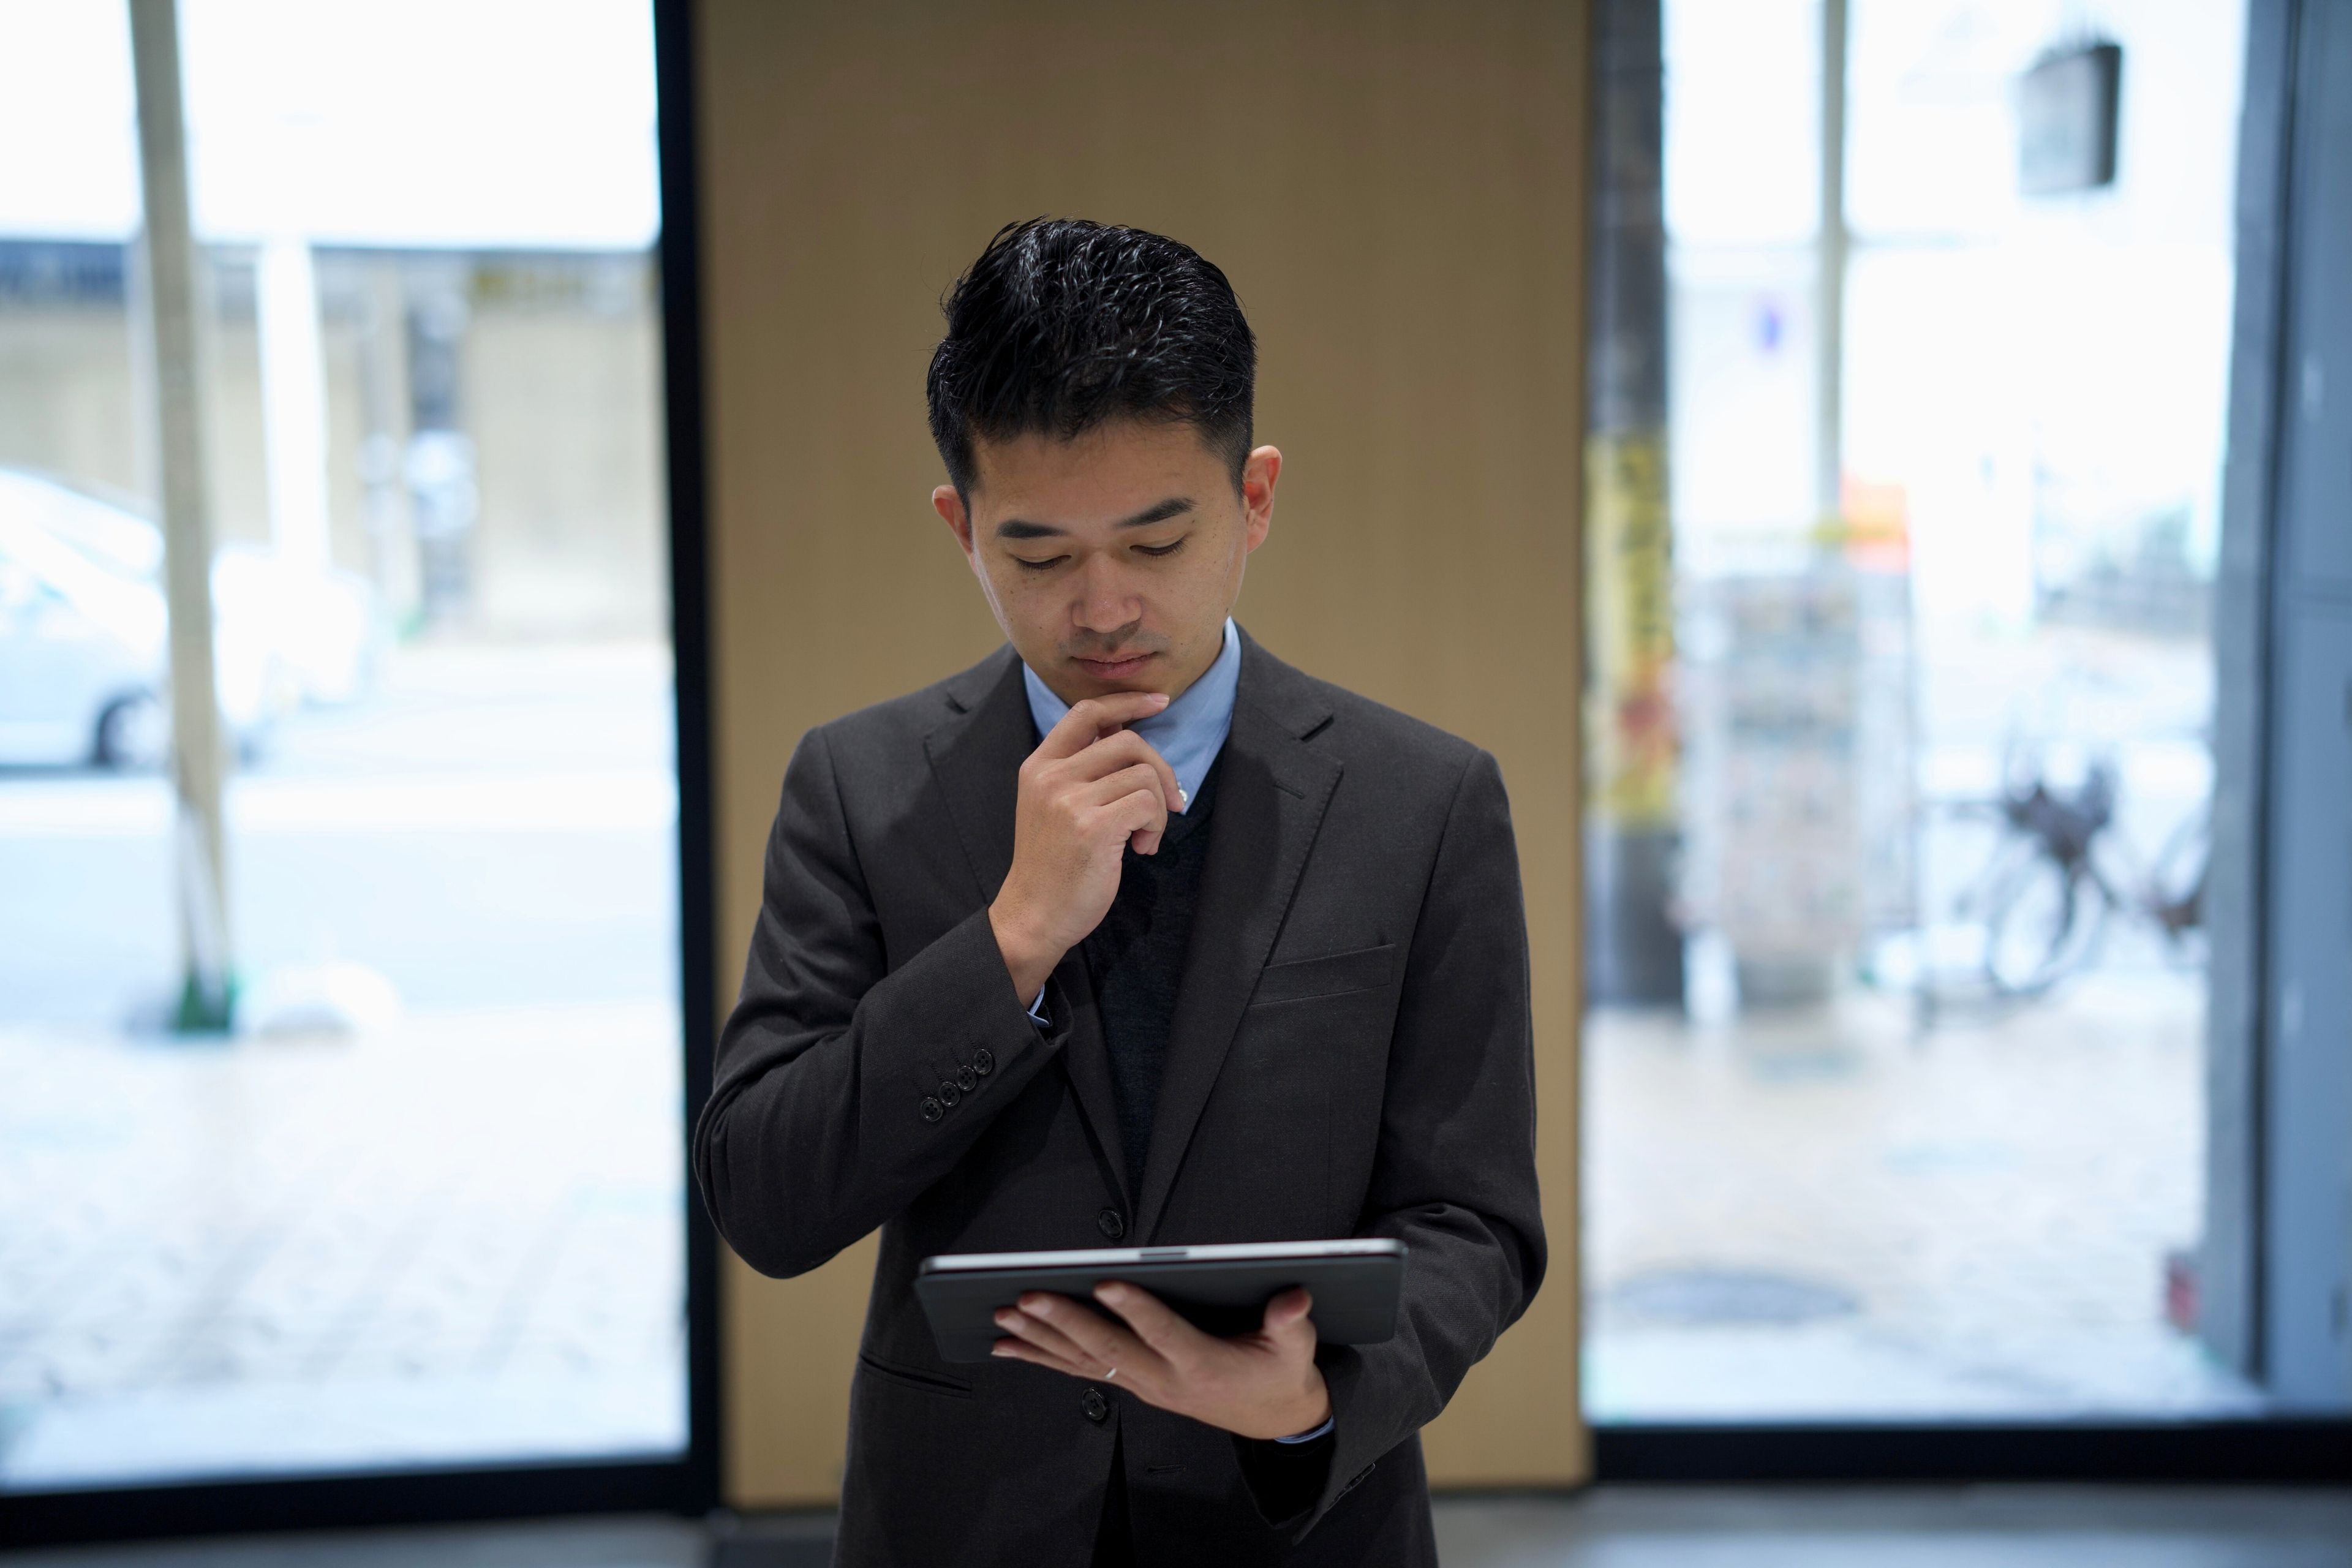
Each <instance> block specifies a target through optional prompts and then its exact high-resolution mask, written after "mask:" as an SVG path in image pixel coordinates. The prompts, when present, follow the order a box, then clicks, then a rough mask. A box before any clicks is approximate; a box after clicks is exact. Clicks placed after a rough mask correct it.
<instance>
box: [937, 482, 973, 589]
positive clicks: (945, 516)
mask: <svg viewBox="0 0 2352 1568" xmlns="http://www.w3.org/2000/svg"><path fill="white" fill-rule="evenodd" d="M931 510H933V511H936V512H938V513H939V514H940V521H944V522H945V523H946V524H947V525H948V531H949V532H950V533H952V534H954V535H955V536H956V543H957V544H959V545H961V547H962V549H963V558H964V559H965V560H967V561H969V562H971V565H972V570H973V571H975V572H976V571H978V570H979V569H980V560H979V558H978V557H977V556H975V555H973V554H972V552H971V513H970V512H969V511H967V510H964V504H963V494H962V492H961V491H960V490H958V489H956V488H955V486H953V485H941V486H940V487H939V489H935V490H933V491H932V492H931Z"/></svg>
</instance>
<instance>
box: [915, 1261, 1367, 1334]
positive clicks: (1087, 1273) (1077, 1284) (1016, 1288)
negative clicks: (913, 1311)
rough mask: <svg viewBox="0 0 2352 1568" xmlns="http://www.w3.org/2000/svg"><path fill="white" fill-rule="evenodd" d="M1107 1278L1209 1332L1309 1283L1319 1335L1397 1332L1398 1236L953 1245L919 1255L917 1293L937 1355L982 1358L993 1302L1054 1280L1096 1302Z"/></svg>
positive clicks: (1244, 1325) (1242, 1326)
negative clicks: (1007, 1247) (1052, 1247)
mask: <svg viewBox="0 0 2352 1568" xmlns="http://www.w3.org/2000/svg"><path fill="white" fill-rule="evenodd" d="M1111 1279H1123V1280H1125V1281H1127V1282H1128V1283H1129V1284H1130V1285H1135V1286H1139V1287H1140V1288H1142V1289H1146V1290H1149V1291H1150V1292H1151V1293H1152V1294H1153V1295H1155V1296H1157V1297H1159V1298H1160V1300H1163V1301H1165V1302H1167V1303H1168V1304H1169V1305H1170V1306H1171V1307H1173V1308H1175V1309H1176V1310H1178V1311H1179V1312H1181V1313H1182V1314H1183V1315H1184V1316H1185V1317H1186V1318H1187V1319H1189V1320H1190V1321H1192V1322H1193V1323H1195V1324H1197V1325H1198V1326H1199V1327H1200V1328H1202V1329H1203V1330H1205V1331H1208V1332H1210V1333H1213V1334H1238V1333H1246V1332H1247V1331H1250V1330H1252V1329H1254V1328H1256V1327H1257V1326H1258V1324H1259V1323H1260V1322H1261V1321H1264V1318H1265V1304H1266V1303H1267V1302H1268V1301H1270V1300H1273V1299H1274V1298H1275V1297H1276V1296H1278V1295H1280V1294H1281V1293H1282V1292H1283V1291H1285V1290H1287V1289H1290V1288H1291V1287H1292V1286H1294V1285H1300V1286H1304V1287H1306V1289H1307V1291H1308V1292H1309V1293H1310V1294H1312V1295H1313V1296H1314V1298H1315V1310H1314V1318H1315V1331H1316V1334H1317V1336H1318V1338H1320V1339H1321V1340H1322V1341H1323V1342H1324V1343H1326V1344H1335V1345H1368V1344H1374V1343H1377V1342H1380V1341H1381V1340H1385V1339H1387V1338H1389V1337H1390V1336H1391V1334H1394V1333H1395V1332H1396V1320H1397V1297H1398V1294H1399V1292H1400V1291H1402V1289H1403V1288H1404V1243H1402V1242H1401V1241H1394V1240H1391V1239H1390V1238H1389V1237H1360V1238H1357V1239H1353V1240H1348V1241H1251V1242H1237V1243H1233V1244H1229V1245H1225V1246H1219V1247H1101V1248H1095V1247H1089V1248H1086V1249H1084V1250H1081V1251H1077V1252H964V1253H950V1254H949V1255H947V1256H945V1257H941V1258H925V1259H923V1266H922V1268H921V1270H920V1271H919V1272H918V1273H917V1274H916V1276H915V1296H916V1298H917V1299H918V1300H920V1301H921V1302H922V1303H923V1313H924V1315H925V1316H926V1317H928V1318H929V1319H930V1321H931V1333H932V1335H933V1337H935V1338H936V1339H937V1340H938V1341H939V1344H940V1355H942V1356H944V1357H946V1358H947V1359H948V1360H949V1361H986V1360H988V1359H989V1351H990V1349H991V1347H992V1346H993V1345H994V1344H995V1343H996V1342H997V1341H999V1340H1001V1339H1003V1338H1004V1331H1003V1329H1000V1328H998V1327H997V1326H996V1312H997V1310H999V1309H1000V1308H1003V1307H1010V1306H1012V1305H1013V1303H1014V1302H1015V1301H1017V1300H1020V1299H1021V1297H1022V1295H1023V1293H1024V1292H1025V1291H1030V1290H1050V1291H1053V1292H1054V1293H1055V1295H1060V1296H1068V1297H1071V1298H1072V1299H1074V1300H1079V1301H1086V1302H1087V1303H1088V1304H1089V1305H1091V1304H1093V1300H1092V1299H1093V1295H1094V1289H1095V1287H1096V1286H1097V1285H1099V1284H1102V1283H1103V1282H1105V1281H1106V1280H1111Z"/></svg>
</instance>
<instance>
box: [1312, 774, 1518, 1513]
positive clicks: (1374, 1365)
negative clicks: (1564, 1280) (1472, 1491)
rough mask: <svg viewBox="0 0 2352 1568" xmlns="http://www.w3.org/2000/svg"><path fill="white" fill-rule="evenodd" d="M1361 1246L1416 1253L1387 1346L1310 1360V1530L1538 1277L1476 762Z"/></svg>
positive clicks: (1396, 1069)
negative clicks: (1315, 1445)
mask: <svg viewBox="0 0 2352 1568" xmlns="http://www.w3.org/2000/svg"><path fill="white" fill-rule="evenodd" d="M1384 1105H1385V1108H1384V1110H1383V1111H1382V1114H1381V1142H1380V1149H1379V1152H1378V1154H1377V1156H1376V1158H1375V1160H1374V1162H1373V1167H1372V1180H1371V1192H1370V1198H1369V1200H1368V1201H1367V1203H1366V1205H1365V1212H1364V1216H1363V1221H1362V1223H1361V1224H1360V1226H1359V1227H1358V1234H1359V1235H1365V1236H1392V1237H1396V1238H1397V1239H1398V1240H1400V1241H1402V1242H1403V1243H1404V1244H1405V1246H1406V1247H1407V1248H1408V1249H1409V1255H1408V1258H1407V1261H1406V1265H1405V1284H1404V1299H1403V1301H1402V1306H1401V1309H1400V1311H1399V1314H1398V1321H1397V1331H1396V1336H1395V1337H1394V1338H1393V1339H1391V1340H1390V1341H1388V1342H1386V1343H1384V1344H1376V1345H1326V1346H1324V1347H1322V1349H1321V1350H1320V1352H1318V1362H1319V1363H1320V1364H1321V1366H1322V1369H1323V1376H1324V1380H1325V1382H1326V1384H1328V1387H1329V1389H1330V1394H1331V1406H1332V1411H1333V1415H1334V1416H1335V1418H1336V1421H1337V1426H1336V1428H1335V1430H1334V1432H1333V1435H1332V1436H1333V1439H1334V1443H1333V1448H1332V1453H1331V1462H1330V1468H1329V1470H1328V1474H1327V1476H1326V1478H1325V1479H1324V1482H1323V1487H1322V1495H1321V1497H1320V1498H1319V1499H1318V1501H1317V1503H1316V1506H1315V1508H1314V1510H1313V1512H1312V1513H1311V1514H1310V1515H1309V1516H1308V1517H1307V1519H1306V1521H1304V1523H1302V1524H1300V1525H1299V1526H1297V1531H1298V1533H1299V1534H1301V1535H1303V1534H1304V1533H1305V1532H1306V1531H1307V1530H1310V1529H1312V1528H1313V1527H1314V1524H1315V1522H1316V1521H1318V1520H1319V1519H1320V1518H1321V1517H1322V1516H1323V1514H1324V1513H1326V1512H1327V1511H1328V1510H1329V1509H1330V1508H1331V1505H1332V1504H1333V1503H1335V1502H1336V1501H1338V1500H1339V1498H1340V1497H1341V1496H1342V1495H1344V1494H1345V1493H1346V1492H1347V1491H1348V1490H1349V1489H1351V1488H1352V1487H1353V1486H1354V1485H1355V1484H1356V1483H1357V1482H1358V1481H1359V1480H1360V1479H1363V1477H1364V1476H1365V1475H1366V1474H1368V1473H1369V1472H1370V1468H1371V1467H1372V1466H1373V1464H1374V1463H1376V1462H1377V1461H1378V1460H1379V1459H1380V1458H1381V1455H1383V1454H1385V1453H1387V1452H1388V1451H1389V1450H1390V1449H1391V1448H1392V1447H1395V1446H1396V1445H1397V1444H1399V1443H1401V1442H1402V1441H1403V1440H1404V1439H1405V1438H1407V1437H1409V1436H1412V1434H1413V1433H1415V1432H1417V1431H1418V1430H1420V1429H1421V1427H1423V1426H1425V1425H1426V1424H1427V1423H1428V1422H1430V1421H1431V1420H1432V1419H1433V1418H1434V1417H1435V1416H1436V1415H1437V1414H1438V1412H1439V1411H1441V1410H1443V1409H1444V1407H1445V1403H1446V1401H1447V1400H1448V1399H1450V1398H1452V1397H1453V1395H1454V1389H1455V1388H1456V1387H1457V1386H1459V1385H1460V1384H1461V1382H1462V1379H1463V1377H1464V1375H1465V1373H1468V1372H1469V1370H1470V1368H1471V1366H1472V1365H1473V1364H1474V1363H1476V1362H1477V1361H1478V1359H1479V1358H1480V1357H1482V1356H1484V1355H1485V1354H1486V1352H1487V1351H1489V1350H1490V1349H1492V1348H1493V1347H1494V1343H1495V1341H1496V1339H1497V1338H1499V1337H1500V1336H1501V1334H1502V1332H1503V1331H1504V1330H1505V1329H1507V1328H1508V1327H1510V1325H1511V1324H1512V1323H1514V1322H1516V1321H1517V1320H1518V1318H1519V1315H1520V1314H1521V1313H1522V1312H1524V1311H1526V1310H1527V1307H1528V1302H1529V1301H1530V1300H1533V1299H1534V1296H1535V1293H1536V1288H1537V1286H1538V1284H1540V1283H1541V1282H1542V1279H1543V1273H1544V1264H1545V1247H1544V1234H1543V1217H1542V1213H1541V1210H1540V1206H1539V1205H1538V1194H1537V1191H1536V1163H1535V1133H1536V1123H1535V1062H1534V1048H1533V1039H1532V1036H1531V1032H1530V1026H1529V1021H1528V933H1527V918H1526V913H1525V907H1524V904H1523V902H1522V900H1521V895H1520V889H1519V860H1518V848H1517V841H1516V840H1515V838H1514V837H1513V835H1512V832H1511V812H1510V803H1509V801H1508V799H1507V797H1506V796H1505V795H1504V792H1503V776H1502V772H1501V770H1500V769H1499V768H1497V767H1496V763H1495V759H1494V758H1493V757H1491V756H1489V755H1487V754H1486V752H1479V753H1478V754H1477V755H1476V757H1475V758H1474V759H1473V760H1472V762H1471V763H1470V765H1469V767H1468V769H1467V770H1466V771H1465V773H1464V774H1463V777H1462V779H1461V781H1460V783H1459V784H1457V786H1456V788H1455V791H1454V802H1453V805H1452V808H1451V810H1450V812H1449V813H1448V816H1447V819H1446V826H1445V832H1444V838H1443V840H1442V842H1441V843H1440V845H1439V847H1438V852H1437V856H1436V860H1435V863H1434V866H1433V869H1432V871H1431V874H1430V879H1429V886H1428V888H1427V889H1426V891H1425V892H1424V893H1423V902H1422V911H1421V917H1420V920H1419V921H1418V923H1417V925H1416V927H1415V929H1414V931H1413V937H1412V951H1411V952H1410V954H1409V955H1408V957H1407V959H1406V966H1405V975H1404V987H1403V992H1402V996H1401V997H1400V999H1399V1004H1398V1011H1397V1021H1396V1032H1395V1035H1394V1037H1393V1038H1392V1039H1391V1045H1390V1051H1389V1072H1388V1088H1387V1098H1386V1100H1385V1102H1384Z"/></svg>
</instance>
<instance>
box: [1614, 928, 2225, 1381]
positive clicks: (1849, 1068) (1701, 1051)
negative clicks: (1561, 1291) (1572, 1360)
mask: <svg viewBox="0 0 2352 1568" xmlns="http://www.w3.org/2000/svg"><path fill="white" fill-rule="evenodd" d="M2202 1029H2203V994H2202V984H2201V982H2200V980H2199V979H2198V978H2197V977H2196V976H2195V975H2193V974H2182V973H2175V972H2170V971H2166V970H2163V969H2158V968H2147V969H2141V970H2135V971H2109V972H2107V973H2102V974H2099V975H2096V976H2093V977H2090V978H2088V979H2086V980H2084V982H2082V983H2081V984H2077V985H2076V986H2074V987H2073V988H2072V989H2070V990H2068V991H2065V992H2063V993H2062V994H2060V996H2059V997H2057V998H2056V999H2055V1000H2053V1001H2052V1002H2050V1003H2048V1004H2046V1005H2041V1006H2036V1007H2031V1008H2027V1009H2024V1010H2021V1011H2019V1012H2016V1013H2014V1014H2012V1015H2011V1016H2007V1017H2005V1018H2001V1019H1998V1020H1991V1019H1981V1020H1978V1021H1974V1022H1968V1023H1948V1024H1946V1025H1945V1026H1941V1027H1938V1028H1937V1029H1936V1030H1935V1031H1934V1032H1933V1033H1930V1034H1927V1035H1924V1036H1922V1035H1918V1034H1916V1032H1915V1030H1914V1029H1913V1026H1912V1020H1911V1016H1910V1012H1909V1009H1908V1007H1907V1005H1906V1002H1905V1000H1904V999H1903V998H1901V997H1899V996H1885V995H1873V994H1867V993H1861V994H1852V995H1848V996H1846V997H1843V998H1842V999H1840V1001H1839V1002H1838V1003H1837V1004H1836V1005H1833V1006H1832V1007H1830V1008H1826V1009H1820V1010H1804V1011H1794V1012H1790V1013H1786V1014H1780V1015H1774V1014H1770V1013H1759V1014H1753V1015H1750V1016H1746V1017H1744V1018H1742V1019H1740V1020H1738V1021H1737V1022H1732V1023H1727V1024H1723V1025H1718V1026H1692V1025H1688V1024H1685V1023H1684V1022H1683V1021H1682V1020H1681V1019H1679V1018H1678V1017H1674V1016H1664V1015H1644V1014H1640V1013H1601V1014H1598V1015H1596V1016H1593V1017H1592V1018H1591V1020H1590V1021H1589V1023H1588V1026H1587V1028H1586V1033H1585V1063H1586V1067H1585V1073H1586V1087H1587V1094H1586V1101H1585V1111H1584V1125H1585V1135H1586V1137H1587V1139H1588V1140H1589V1142H1588V1144H1587V1149H1586V1163H1585V1169H1586V1172H1587V1179H1588V1183H1589V1184H1588V1187H1587V1190H1586V1193H1585V1196H1584V1214H1585V1226H1586V1229H1585V1256H1586V1258H1588V1260H1589V1268H1590V1273H1589V1276H1588V1279H1587V1286H1586V1288H1587V1292H1588V1294H1587V1300H1588V1303H1589V1316H1588V1320H1587V1330H1588V1335H1589V1337H1588V1340H1587V1342H1586V1349H1585V1360H1586V1369H1587V1384H1586V1392H1585V1396H1586V1401H1587V1405H1588V1407H1589V1408H1590V1409H1591V1411H1592V1412H1593V1413H1594V1415H1596V1416H1597V1417H1599V1418H1601V1419H1610V1420H1634V1421H1676V1420H1714V1419H1727V1420H1729V1419H1761V1420H1776V1419H1781V1420H1784V1419H1837V1418H1853V1419H1880V1418H1888V1419H1903V1418H1920V1419H1934V1418H1942V1417H1950V1416H1960V1417H1975V1418H1990V1419H2035V1420H2039V1419H2066V1418H2077V1417H2086V1416H2161V1415H2192V1414H2221V1413H2237V1412H2243V1411H2245V1410H2248V1409H2250V1408H2252V1406H2253V1403H2254V1401H2253V1396H2252V1394H2250V1393H2249V1392H2248V1391H2247V1390H2246V1389H2245V1388H2244V1387H2243V1386H2242V1384H2239V1383H2238V1382H2237V1381H2236V1380H2235V1379H2233V1378H2231V1377H2230V1376H2229V1375H2227V1374H2226V1373H2222V1372H2221V1370H2219V1369H2218V1368H2216V1367H2214V1366H2213V1365H2212V1364H2210V1363H2209V1362H2208V1361H2207V1359H2206V1358H2205V1357H2204V1355H2203V1353H2202V1352H2201V1351H2200V1349H2199V1347H2198V1346H2197V1345H2196V1343H2195V1342H2193V1341H2192V1340H2189V1339H2188V1338H2187V1337H2185V1336H2183V1335H2181V1334H2179V1333H2178V1332H2176V1331H2173V1330H2172V1329H2170V1328H2168V1326H2167V1325H2166V1324H2165V1322H2164V1321H2163V1316H2162V1307H2163V1300H2164V1296H2163V1281H2164V1274H2163V1258H2164V1254H2165V1251H2166V1249H2168V1248H2170V1247H2184V1246H2187V1245H2189V1244H2190V1243H2191V1242H2193V1241H2194V1240H2195V1238H2196V1237H2197V1234H2198V1230H2199V1226H2200V1202H2201V1192H2202V1183H2203V1173H2204V1166H2203V1160H2204V1122H2203V1114H2204V1111H2203V1106H2204V1095H2203V1070H2204V1069H2203V1061H2204V1055H2203V1051H2202V1048H2201V1032H2202Z"/></svg>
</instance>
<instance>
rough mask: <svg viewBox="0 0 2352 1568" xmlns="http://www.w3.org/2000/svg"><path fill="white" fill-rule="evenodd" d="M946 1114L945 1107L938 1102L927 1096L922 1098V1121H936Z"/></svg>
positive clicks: (946, 1109)
mask: <svg viewBox="0 0 2352 1568" xmlns="http://www.w3.org/2000/svg"><path fill="white" fill-rule="evenodd" d="M947 1113H948V1108H947V1107H946V1106H944V1105H941V1104H940V1102H939V1101H938V1100H933V1099H932V1098H931V1097H930V1096H929V1095H928V1094H927V1095H925V1096H923V1120H924V1121H938V1120H939V1119H940V1117H942V1116H945V1115H946V1114H947Z"/></svg>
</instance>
